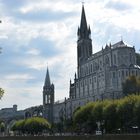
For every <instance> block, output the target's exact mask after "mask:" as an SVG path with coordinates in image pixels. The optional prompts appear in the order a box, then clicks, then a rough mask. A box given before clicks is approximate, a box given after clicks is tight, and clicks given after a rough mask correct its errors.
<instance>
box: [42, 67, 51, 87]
mask: <svg viewBox="0 0 140 140" xmlns="http://www.w3.org/2000/svg"><path fill="white" fill-rule="evenodd" d="M44 86H47V87H49V86H51V81H50V75H49V69H48V67H47V73H46V78H45V83H44Z"/></svg>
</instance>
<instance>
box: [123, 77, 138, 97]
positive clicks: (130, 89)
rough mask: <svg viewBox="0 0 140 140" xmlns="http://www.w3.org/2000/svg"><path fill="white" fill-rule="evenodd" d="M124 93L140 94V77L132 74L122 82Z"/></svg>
mask: <svg viewBox="0 0 140 140" xmlns="http://www.w3.org/2000/svg"><path fill="white" fill-rule="evenodd" d="M122 86H123V93H124V95H130V94H140V93H139V92H140V78H138V77H136V76H134V75H132V76H130V77H128V78H127V79H126V81H125V82H124V83H123V84H122Z"/></svg>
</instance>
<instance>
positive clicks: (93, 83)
mask: <svg viewBox="0 0 140 140" xmlns="http://www.w3.org/2000/svg"><path fill="white" fill-rule="evenodd" d="M77 36H78V40H77V73H75V78H74V82H73V83H72V82H71V80H70V89H69V98H68V99H66V98H65V100H64V101H63V102H55V100H54V94H55V92H54V84H52V83H51V81H50V75H49V70H48V68H47V73H46V78H45V83H44V87H43V116H44V117H45V118H47V119H48V120H49V121H50V122H54V123H56V122H60V121H61V120H62V119H69V118H71V116H72V114H73V112H74V110H75V109H76V108H77V107H79V106H83V105H85V104H87V103H88V102H94V101H97V100H104V99H118V98H122V97H123V96H124V95H123V92H122V83H123V82H124V81H125V79H126V78H127V77H128V76H130V75H135V76H138V75H140V66H138V65H137V63H136V52H135V47H134V46H129V45H127V44H125V43H124V41H123V40H121V41H119V42H117V43H115V44H111V43H110V44H106V46H105V47H104V48H102V49H101V50H100V51H99V52H97V53H94V54H93V53H92V39H91V29H90V26H88V25H87V20H86V15H85V10H84V6H82V14H81V23H80V26H79V27H78V31H77Z"/></svg>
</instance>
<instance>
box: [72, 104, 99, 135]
mask: <svg viewBox="0 0 140 140" xmlns="http://www.w3.org/2000/svg"><path fill="white" fill-rule="evenodd" d="M93 108H94V104H93V103H89V104H87V105H85V106H83V107H81V108H79V109H78V110H77V111H75V113H74V116H73V121H74V128H75V131H76V132H82V133H84V132H85V133H93V131H94V130H95V129H96V122H95V121H94V120H95V119H94V116H93V114H92V109H93Z"/></svg>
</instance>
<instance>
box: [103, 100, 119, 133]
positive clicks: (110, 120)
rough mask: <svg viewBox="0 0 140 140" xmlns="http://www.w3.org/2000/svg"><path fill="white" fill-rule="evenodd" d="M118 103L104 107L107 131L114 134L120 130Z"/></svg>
mask: <svg viewBox="0 0 140 140" xmlns="http://www.w3.org/2000/svg"><path fill="white" fill-rule="evenodd" d="M117 104H118V102H117V101H114V102H110V103H108V105H106V106H105V107H104V110H103V116H104V119H105V130H106V132H107V133H112V132H113V131H115V130H116V129H117V128H119V116H118V114H117Z"/></svg>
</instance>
